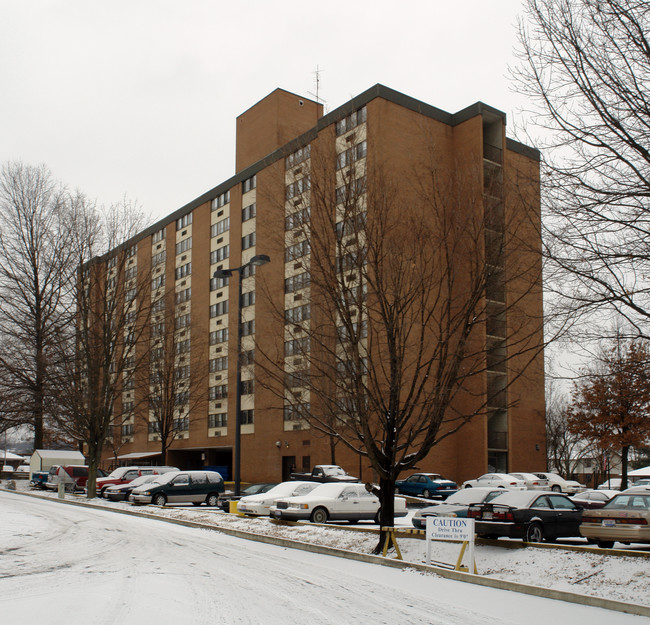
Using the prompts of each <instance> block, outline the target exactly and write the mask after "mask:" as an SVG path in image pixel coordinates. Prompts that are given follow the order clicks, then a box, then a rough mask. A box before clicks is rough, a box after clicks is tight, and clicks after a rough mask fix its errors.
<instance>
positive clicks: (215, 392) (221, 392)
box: [208, 384, 228, 400]
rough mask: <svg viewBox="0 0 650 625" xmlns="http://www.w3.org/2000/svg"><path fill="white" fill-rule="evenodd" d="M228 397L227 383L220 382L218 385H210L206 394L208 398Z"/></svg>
mask: <svg viewBox="0 0 650 625" xmlns="http://www.w3.org/2000/svg"><path fill="white" fill-rule="evenodd" d="M226 397H228V385H227V384H222V385H220V386H211V387H210V391H209V394H208V398H209V399H210V400H215V399H226Z"/></svg>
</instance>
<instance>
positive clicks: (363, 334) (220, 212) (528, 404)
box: [107, 85, 545, 481]
mask: <svg viewBox="0 0 650 625" xmlns="http://www.w3.org/2000/svg"><path fill="white" fill-rule="evenodd" d="M236 169H237V173H236V174H235V176H233V177H232V178H230V179H229V180H227V181H225V182H223V183H221V184H220V185H218V186H217V187H215V188H214V189H212V190H211V191H209V192H207V193H205V194H203V195H202V196H200V197H198V198H197V199H196V200H194V201H192V202H190V203H189V204H187V205H186V206H184V207H182V208H181V209H179V210H178V211H176V212H175V213H173V214H172V215H170V216H169V217H168V218H165V219H163V220H161V221H160V222H159V223H157V224H155V225H154V226H152V227H151V228H149V229H147V230H145V231H144V232H142V233H141V234H139V235H138V236H137V237H135V238H134V240H132V241H130V242H128V245H127V246H125V247H124V249H128V250H129V253H131V254H133V256H134V262H133V264H132V267H133V269H132V270H131V271H133V272H134V273H135V274H138V272H148V273H149V274H150V278H151V292H150V295H149V297H150V301H151V314H150V315H149V316H148V319H149V321H148V323H149V324H150V328H149V331H148V332H146V333H143V338H142V339H140V340H141V341H146V342H147V344H146V346H147V349H149V350H150V355H149V357H147V358H145V359H144V362H145V364H143V365H142V366H143V367H146V375H145V376H137V375H136V376H133V377H132V379H133V380H135V382H133V383H131V384H130V386H131V388H125V389H124V393H123V401H122V405H121V406H117V407H116V410H117V411H121V414H125V413H126V412H127V411H128V414H129V419H128V420H127V421H126V422H124V425H122V424H121V427H122V429H121V430H120V431H115V432H114V433H113V448H116V447H117V448H119V454H118V458H119V461H120V462H122V463H127V462H134V461H138V458H140V459H145V458H146V459H147V460H152V461H154V462H155V461H156V457H155V455H153V454H156V453H157V452H158V451H159V450H160V438H161V434H162V433H161V432H160V426H159V425H158V424H156V420H157V417H156V414H155V412H156V409H155V408H152V403H151V401H146V400H147V398H150V397H152V396H153V397H160V396H162V395H164V393H163V389H162V387H161V386H160V384H157V382H156V375H157V374H158V372H159V371H160V370H161V365H160V362H161V360H162V356H163V352H164V351H165V350H166V351H169V352H170V353H171V354H173V358H172V360H171V362H172V365H173V369H174V375H173V380H174V383H173V387H174V388H173V393H172V395H173V398H172V401H173V410H174V416H173V419H172V423H173V432H172V436H171V438H170V443H171V444H170V447H169V450H168V454H167V458H166V459H165V460H166V462H167V463H168V464H174V465H177V466H182V467H187V468H196V467H199V466H213V467H220V468H221V470H222V471H223V472H225V473H226V474H227V475H231V474H232V467H233V447H234V443H235V441H234V422H235V421H234V420H235V414H234V407H235V396H236V395H235V393H236V389H237V379H236V373H235V372H236V366H235V365H236V358H237V357H239V358H240V359H241V363H242V382H241V386H240V391H241V416H242V427H241V445H242V478H243V479H244V480H245V481H262V480H265V481H267V480H268V481H270V480H274V481H275V480H280V479H282V478H284V477H286V476H287V475H288V473H289V472H290V470H291V468H292V467H297V468H299V469H300V468H309V466H311V465H312V464H316V463H329V462H330V461H331V452H330V443H331V437H327V436H323V435H322V433H320V432H319V430H318V428H315V427H313V423H311V422H310V419H309V418H305V416H306V415H309V414H321V413H323V411H324V410H325V406H324V403H326V400H325V399H324V397H325V395H324V394H322V393H321V394H320V396H318V394H317V393H316V394H315V393H314V392H313V389H314V379H315V378H316V373H317V372H316V371H315V370H314V363H315V358H321V356H320V355H319V356H317V357H315V356H314V351H317V350H319V349H320V350H321V352H323V350H325V347H326V346H325V343H324V342H323V341H322V340H321V342H320V343H319V344H318V345H319V346H317V345H316V341H315V338H316V335H317V333H318V332H321V330H322V329H323V328H327V327H329V326H328V323H329V325H332V326H335V327H332V328H331V330H332V341H333V342H332V351H331V359H332V362H333V363H334V365H333V366H334V369H335V370H336V369H338V370H339V372H344V370H345V367H346V363H347V362H348V361H349V356H348V355H346V345H348V344H349V342H350V336H351V334H354V335H355V336H356V339H355V340H357V344H358V345H359V346H360V349H362V350H364V352H363V353H364V355H363V358H362V359H361V360H363V359H366V358H368V359H372V358H373V357H379V356H378V355H379V354H380V353H381V351H380V350H379V349H378V348H377V345H376V343H377V341H375V344H373V341H372V340H371V338H370V337H372V335H373V323H374V322H373V319H372V315H371V314H370V313H369V312H368V311H367V310H366V309H365V305H364V304H363V303H361V302H362V300H363V298H365V297H366V296H367V297H370V298H372V296H373V295H372V288H373V287H372V285H370V286H369V285H368V280H367V279H366V278H364V274H363V271H361V270H358V271H357V270H356V269H360V268H361V266H362V265H363V263H364V262H365V260H364V261H360V256H361V255H363V254H365V250H367V249H368V248H369V247H370V246H371V240H370V236H371V235H370V234H368V233H367V229H368V228H370V229H372V228H375V229H376V228H377V227H378V226H377V222H378V220H377V215H376V214H375V213H376V211H375V209H374V208H373V207H375V206H379V205H380V204H381V205H382V206H383V207H384V209H385V210H386V215H387V218H388V219H387V221H386V222H385V223H389V222H390V223H393V224H394V225H393V226H391V228H399V222H400V221H402V222H403V224H405V223H407V222H408V223H417V220H418V219H420V221H421V224H422V232H425V231H426V232H431V233H437V232H439V231H440V230H441V229H442V227H443V226H442V222H441V221H440V218H439V217H437V218H434V213H435V210H434V208H435V207H440V206H444V207H445V209H444V211H443V212H442V213H439V214H444V215H446V218H445V219H444V220H443V221H444V222H445V224H447V225H448V226H451V225H452V224H453V228H451V227H450V230H449V232H450V233H451V232H452V231H453V232H454V233H455V234H454V236H456V237H458V238H457V240H456V242H455V245H454V249H455V250H457V251H456V252H455V253H457V254H458V259H457V261H456V265H457V266H459V265H461V266H462V267H463V268H464V270H465V271H466V277H465V278H463V280H465V282H463V283H462V284H461V283H459V284H460V286H455V287H454V288H455V289H460V290H459V291H458V292H459V294H460V295H458V296H454V297H455V298H456V300H453V298H452V300H450V302H451V303H450V308H451V309H459V308H462V306H464V305H465V302H464V297H465V296H464V295H462V294H463V293H466V294H467V293H469V292H470V291H471V289H472V285H474V288H476V285H477V284H479V282H476V281H475V282H472V281H471V280H472V276H473V275H474V274H475V273H476V267H488V268H489V270H488V271H485V272H484V273H482V274H481V275H482V276H483V279H484V284H482V286H481V287H480V288H481V291H480V297H478V298H477V300H480V301H479V303H478V304H477V308H476V310H477V311H479V310H480V311H481V312H480V314H479V313H478V312H477V313H476V314H475V318H476V319H478V317H479V316H480V317H481V329H480V330H475V331H473V333H472V334H471V336H470V337H469V339H468V342H469V343H470V344H471V353H472V354H473V356H472V361H471V366H472V367H474V368H475V373H474V375H472V376H471V378H470V377H468V378H467V380H466V383H464V384H463V385H461V386H462V388H461V389H459V392H458V396H457V397H456V398H455V399H454V401H453V402H452V405H451V409H450V411H449V413H450V415H455V417H453V418H451V417H450V421H449V424H451V423H452V422H455V421H454V419H456V421H458V420H463V419H465V420H466V421H467V422H466V423H465V425H464V426H463V428H462V429H460V430H459V431H458V432H457V433H455V434H452V435H450V436H448V437H447V438H445V439H444V440H443V441H442V442H441V443H440V444H438V445H437V446H436V447H435V448H434V451H433V452H432V453H431V454H430V455H429V456H428V457H427V458H425V459H424V460H423V461H422V462H421V463H419V465H418V467H419V468H420V469H422V470H431V471H436V472H441V473H444V474H446V475H447V476H449V477H452V478H454V479H456V480H464V479H467V478H469V477H472V476H475V475H476V474H479V473H481V472H485V471H486V470H488V468H489V469H491V470H499V471H506V470H515V469H518V470H527V469H528V470H533V469H537V470H542V469H543V468H544V467H545V428H544V379H543V353H542V341H543V339H542V328H541V320H542V296H541V241H540V230H539V217H540V215H539V179H538V172H539V154H538V153H537V151H536V150H534V149H532V148H529V147H527V146H524V145H522V144H520V143H517V142H515V141H512V140H510V139H506V135H505V115H504V114H503V113H501V112H499V111H498V110H496V109H493V108H491V107H488V106H486V105H484V104H481V103H477V104H475V105H472V106H470V107H468V108H466V109H464V110H463V111H460V112H459V113H456V114H449V113H446V112H444V111H441V110H439V109H436V108H434V107H432V106H430V105H428V104H425V103H423V102H419V101H417V100H414V99H412V98H409V97H407V96H405V95H403V94H401V93H397V92H395V91H393V90H390V89H388V88H386V87H383V86H381V85H376V86H375V87H373V88H371V89H369V90H368V91H366V92H364V93H362V94H361V95H359V96H357V97H356V98H354V99H353V100H351V101H349V102H347V103H346V104H344V105H343V106H341V107H339V108H338V109H336V110H334V111H332V112H331V113H329V114H327V115H323V110H322V106H321V105H320V104H318V103H316V102H313V101H311V100H308V99H304V98H300V97H299V96H296V95H294V94H291V93H288V92H286V91H283V90H280V89H278V90H276V91H274V92H273V93H271V94H270V95H268V96H267V97H266V98H264V99H263V100H261V101H260V102H258V103H257V104H256V105H254V106H253V107H252V108H251V109H249V110H248V111H246V112H245V113H243V114H242V115H241V116H240V117H239V118H238V119H237V155H236ZM425 196H426V198H427V199H426V201H424V203H423V199H422V198H423V197H425ZM382 198H383V200H381V199H382ZM380 200H381V201H380ZM350 207H354V211H352V212H350V211H351V208H350ZM391 207H392V208H391ZM423 207H424V208H423ZM398 210H399V211H402V215H403V217H404V218H403V220H400V219H397V220H395V211H398ZM460 215H467V216H469V219H465V220H463V221H462V222H461V220H459V219H458V216H460ZM391 220H393V221H392V222H391ZM461 223H462V224H464V225H463V226H462V227H461ZM403 224H402V225H403ZM449 236H450V235H449ZM327 237H329V239H328V240H329V243H327V245H330V252H331V254H332V258H333V259H334V260H333V263H332V266H333V267H334V268H335V272H336V275H334V274H333V277H332V278H331V279H330V282H331V281H335V280H338V279H339V278H337V277H336V276H342V278H341V279H342V280H343V284H344V285H345V289H346V290H347V292H348V293H349V294H350V293H351V294H353V295H355V296H356V295H359V296H360V297H359V300H358V301H357V302H354V303H352V304H350V306H351V307H355V306H356V308H355V312H354V314H355V315H358V316H357V317H356V318H355V319H354V320H348V323H346V322H345V320H343V319H342V318H341V315H340V311H339V313H337V314H338V316H336V315H335V316H333V317H330V318H328V317H327V314H326V309H327V305H326V303H325V299H324V298H325V297H326V296H325V293H324V289H323V285H326V284H327V276H325V275H324V270H323V265H322V263H321V264H319V261H318V258H316V257H317V256H318V254H322V253H324V250H326V249H327V248H326V247H323V246H324V244H323V241H324V240H326V239H327ZM386 238H389V236H388V233H387V234H386ZM446 240H447V242H449V238H447V239H446ZM433 241H434V239H432V247H433V246H434V245H433ZM405 243H406V241H405ZM470 243H471V244H470ZM436 245H438V244H437V243H436ZM319 246H320V247H319ZM459 250H460V251H459ZM393 253H395V252H394V251H393ZM259 254H265V255H268V256H269V257H270V258H271V262H270V263H269V264H267V265H265V266H264V267H263V268H259V269H258V271H257V273H256V272H255V266H254V265H251V264H249V263H250V260H251V259H252V258H253V257H254V256H255V255H259ZM430 260H431V259H430V258H429V259H428V260H426V262H429V261H430ZM107 262H108V263H109V264H110V260H107ZM423 262H424V261H423ZM229 267H246V268H245V269H244V270H243V271H242V273H241V275H240V276H239V277H234V278H231V279H230V280H228V279H224V278H216V277H214V273H215V271H217V270H219V269H227V268H229ZM423 269H424V268H423ZM440 273H441V272H438V274H436V273H435V272H433V273H432V275H437V277H438V278H440V277H441V275H440ZM459 273H460V274H462V272H459ZM108 275H110V269H109V274H108ZM138 275H139V274H138ZM237 279H241V280H242V283H241V287H242V294H243V295H242V300H241V312H242V314H241V324H242V328H241V329H242V343H241V353H240V354H239V355H237V354H236V353H235V352H234V345H235V340H236V336H237V323H238V319H237V313H238V308H239V307H238V305H237V285H236V283H234V282H233V280H237ZM447 288H448V289H451V287H447ZM449 292H451V290H449ZM456 303H457V304H458V305H456ZM477 324H478V321H477ZM172 326H173V327H172ZM319 336H321V337H322V336H324V334H322V333H321V334H319ZM162 337H167V338H168V339H169V338H170V337H171V338H172V339H173V340H172V341H171V342H172V346H171V347H170V348H164V341H163V338H162ZM454 341H456V338H452V339H451V342H454ZM141 347H142V346H141ZM323 354H324V352H323ZM306 356H307V357H306ZM322 357H323V358H324V359H325V360H326V359H327V357H326V356H325V355H323V356H322ZM337 361H338V362H337ZM157 363H158V364H157ZM464 366H467V367H469V366H470V365H467V364H466V365H464ZM274 368H275V374H274V371H273V369H274ZM307 380H309V383H307ZM330 382H331V381H330ZM332 393H333V396H336V395H337V393H338V391H336V390H333V391H332ZM341 401H342V402H345V401H346V400H345V399H343V398H342V399H341ZM459 415H460V416H459ZM469 416H472V417H473V418H471V419H469ZM465 417H466V418H465ZM449 424H447V426H446V425H445V424H443V426H442V431H444V429H445V427H449V429H451V425H449ZM116 439H119V444H118V445H116V442H118V441H116ZM336 453H337V457H336V459H337V462H338V463H339V464H342V465H343V466H345V467H346V468H347V469H348V470H349V471H350V472H351V473H359V472H361V473H362V477H363V478H364V479H372V478H373V476H372V474H371V471H370V470H369V465H368V463H367V461H365V460H363V459H362V460H359V457H358V456H356V455H355V454H354V453H353V451H351V450H350V449H348V448H346V447H345V446H343V445H340V446H338V447H337V451H336ZM111 455H112V454H111ZM108 456H109V454H108V452H107V462H108V461H109V460H110V459H109V457H108Z"/></svg>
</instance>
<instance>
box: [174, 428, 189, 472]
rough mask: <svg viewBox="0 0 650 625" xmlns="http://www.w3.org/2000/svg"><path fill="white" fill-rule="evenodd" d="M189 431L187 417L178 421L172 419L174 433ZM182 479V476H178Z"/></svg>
mask: <svg viewBox="0 0 650 625" xmlns="http://www.w3.org/2000/svg"><path fill="white" fill-rule="evenodd" d="M189 429H190V418H189V417H182V418H180V419H174V430H175V431H176V432H184V431H187V430H189ZM179 477H183V476H179ZM183 479H187V477H184V478H183Z"/></svg>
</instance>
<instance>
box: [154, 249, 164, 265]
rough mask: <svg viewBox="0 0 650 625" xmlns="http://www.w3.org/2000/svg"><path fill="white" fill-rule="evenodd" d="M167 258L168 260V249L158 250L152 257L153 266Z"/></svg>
mask: <svg viewBox="0 0 650 625" xmlns="http://www.w3.org/2000/svg"><path fill="white" fill-rule="evenodd" d="M166 260H167V251H166V250H163V251H162V252H158V253H157V254H154V255H153V256H152V257H151V266H152V267H156V266H157V265H160V264H161V263H164V262H165V261H166Z"/></svg>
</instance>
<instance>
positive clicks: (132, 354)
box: [58, 195, 150, 498]
mask: <svg viewBox="0 0 650 625" xmlns="http://www.w3.org/2000/svg"><path fill="white" fill-rule="evenodd" d="M70 224H71V231H72V233H73V235H74V242H73V244H74V248H73V249H74V252H75V255H76V256H75V257H76V260H77V263H76V267H77V268H78V274H77V280H76V282H75V290H74V298H73V301H74V303H75V306H76V308H75V316H74V322H73V323H72V324H71V325H70V327H69V332H68V333H67V334H65V335H62V336H60V337H59V341H60V342H61V345H62V346H63V348H64V350H65V353H66V356H67V357H66V359H65V360H64V362H63V364H62V367H61V370H60V374H59V378H58V384H59V388H58V393H59V395H58V396H59V398H60V400H61V402H62V404H63V406H64V410H63V412H62V414H61V420H60V422H61V425H62V427H64V428H65V429H66V431H67V432H68V433H69V435H70V436H71V437H73V438H74V439H75V440H76V441H79V442H80V443H83V445H84V447H85V452H86V457H87V461H88V465H89V478H88V497H89V498H92V497H95V492H96V491H95V487H96V476H97V468H98V466H99V463H100V460H101V453H102V450H103V447H104V444H105V443H106V441H107V438H110V437H111V436H116V435H119V434H120V429H121V428H126V430H128V429H129V428H131V429H133V428H134V427H135V425H134V424H135V418H134V412H133V410H134V406H133V405H125V402H123V401H122V392H123V390H124V388H125V387H127V385H129V383H130V381H131V380H132V378H133V376H134V372H135V369H136V367H137V365H138V362H139V361H140V360H141V359H143V358H144V357H145V352H146V350H145V351H143V352H142V353H141V352H140V351H139V350H138V349H137V348H136V345H137V344H138V342H139V338H140V337H141V336H142V334H143V332H144V329H145V328H146V327H147V318H148V314H149V309H150V296H149V292H150V291H149V287H150V277H149V272H148V267H147V268H145V270H143V271H139V268H138V267H137V263H136V260H135V259H136V253H137V246H136V245H135V244H133V243H132V242H130V241H129V240H130V239H131V237H132V236H133V235H134V234H135V233H136V232H138V231H139V230H140V228H141V225H142V216H141V214H140V212H139V211H138V210H137V208H136V207H135V206H133V205H132V204H131V203H129V202H126V201H125V202H123V203H121V204H119V205H115V206H112V207H111V208H110V209H108V210H99V209H97V207H96V206H95V205H94V204H93V203H92V202H89V201H88V200H87V198H85V197H84V196H82V195H77V196H76V197H75V198H73V201H72V202H71V214H70ZM108 253H110V254H111V256H110V258H108V259H107V258H106V257H105V255H106V254H108ZM103 261H106V262H103ZM116 432H117V434H116Z"/></svg>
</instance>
